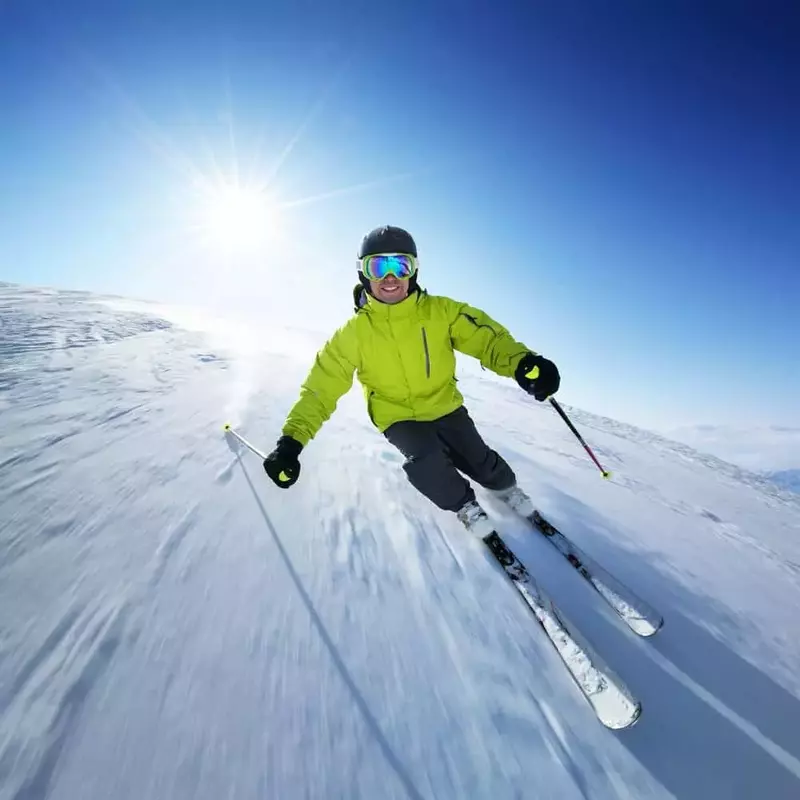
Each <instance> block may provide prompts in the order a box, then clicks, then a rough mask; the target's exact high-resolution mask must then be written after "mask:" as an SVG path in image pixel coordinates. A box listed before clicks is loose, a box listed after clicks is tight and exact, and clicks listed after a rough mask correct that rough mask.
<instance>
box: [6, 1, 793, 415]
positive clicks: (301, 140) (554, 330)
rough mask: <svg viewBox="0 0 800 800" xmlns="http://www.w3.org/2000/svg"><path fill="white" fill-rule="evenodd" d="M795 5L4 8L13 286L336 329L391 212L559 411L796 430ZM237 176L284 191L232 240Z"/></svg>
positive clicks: (434, 272) (435, 278) (428, 268)
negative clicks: (226, 224)
mask: <svg viewBox="0 0 800 800" xmlns="http://www.w3.org/2000/svg"><path fill="white" fill-rule="evenodd" d="M795 8H796V6H795ZM791 9H792V4H789V3H787V4H780V3H771V2H767V3H760V4H756V3H754V2H753V3H749V4H748V3H743V2H734V0H730V2H720V3H716V2H714V3H712V2H704V3H689V2H670V3H641V2H599V0H598V2H588V0H587V2H584V3H577V2H573V3H557V4H556V3H533V2H525V3H523V2H520V3H494V4H490V3H470V2H461V3H456V2H453V1H452V0H448V2H441V0H437V1H436V2H434V1H433V0H432V1H431V2H424V3H416V2H405V3H402V4H397V5H394V4H389V3H374V2H349V1H348V0H342V2H311V1H307V2H272V3H263V2H257V3H256V2H236V0H231V2H225V3H223V2H202V0H201V1H200V2H193V3H188V2H187V3H177V2H169V0H160V1H159V2H154V1H152V0H139V1H138V2H116V3H113V4H109V3H107V2H87V1H86V0H72V2H70V3H69V4H55V3H49V4H46V5H45V4H41V3H35V4H31V3H23V2H21V0H11V2H6V3H4V4H3V5H2V6H0V30H2V44H3V46H2V48H0V75H2V76H3V79H2V81H0V174H2V176H3V191H2V192H0V279H4V280H10V281H15V282H21V283H29V284H50V285H57V286H64V287H69V288H85V289H93V290H99V291H110V292H116V293H122V294H133V295H138V296H144V297H149V298H154V299H165V300H170V301H176V300H179V301H184V302H189V303H195V304H197V303H202V304H205V305H213V306H216V307H225V308H235V309H238V310H239V311H240V313H249V314H252V315H255V316H258V317H260V318H264V319H281V320H288V321H289V322H294V324H297V325H298V326H301V327H302V326H306V327H314V328H317V329H322V330H326V329H328V328H330V329H332V328H333V327H335V326H336V325H338V324H340V323H341V322H343V321H344V320H345V319H346V318H347V316H348V314H349V312H350V290H351V288H352V285H353V283H354V279H355V272H354V261H353V259H354V254H355V249H356V247H357V244H358V241H359V239H360V237H361V236H362V235H363V233H364V232H366V231H367V230H368V229H370V228H372V227H374V226H376V225H379V224H384V223H392V224H397V225H402V226H404V227H406V228H408V229H409V230H410V231H411V232H412V233H413V234H414V236H415V238H416V239H417V241H418V245H419V249H420V260H421V276H420V277H421V283H422V284H423V285H424V286H425V287H426V288H427V289H428V290H429V291H432V292H435V293H441V294H447V295H450V296H452V297H456V298H458V299H462V300H465V301H467V302H471V303H472V304H474V305H477V306H479V307H481V308H483V309H484V310H485V311H487V312H488V313H490V314H492V315H493V316H494V317H495V318H497V319H498V320H499V321H501V322H502V323H503V324H505V325H506V326H507V327H509V328H510V329H511V331H512V332H513V333H514V334H515V335H516V336H517V337H518V338H520V339H522V340H523V341H525V342H526V343H527V344H528V345H529V346H530V347H532V348H534V349H536V350H539V351H540V352H543V353H544V354H546V355H548V356H550V357H551V358H553V359H554V360H555V361H556V362H557V363H558V364H559V366H560V367H561V371H562V374H563V383H562V392H561V396H562V398H563V400H564V402H567V403H572V404H575V405H579V406H582V407H584V408H587V409H589V410H593V411H597V412H599V413H605V414H608V415H610V416H613V417H616V418H618V419H623V420H626V421H630V422H634V423H638V424H643V425H646V426H648V427H652V428H657V429H668V428H671V427H672V426H677V425H686V424H693V423H701V422H702V423H724V424H738V425H765V424H784V425H787V424H788V425H796V424H800V376H799V374H798V373H800V357H799V356H798V351H799V350H800V347H799V345H798V342H800V322H798V304H800V275H798V253H800V145H798V142H800V102H798V96H799V95H800V49H798V48H797V47H796V42H797V41H800V12H798V11H796V10H795V11H794V12H793V11H792V10H791ZM237 181H238V185H239V186H246V187H250V188H251V189H252V191H251V194H252V193H253V192H254V191H255V190H256V189H259V190H263V191H262V195H265V196H268V197H270V198H271V203H272V205H271V206H270V207H269V210H268V213H267V211H265V214H267V216H268V217H269V221H268V222H265V224H264V225H263V226H260V228H261V231H260V232H261V234H263V236H262V238H260V239H259V241H258V242H257V243H249V246H248V248H243V247H239V244H240V243H238V242H236V241H231V240H230V235H231V232H230V230H228V229H226V230H224V231H222V232H221V233H220V231H218V230H217V228H218V227H219V215H220V214H222V213H223V212H222V211H221V208H222V206H221V202H220V196H221V195H222V194H224V193H225V191H227V190H224V189H223V188H222V187H224V186H233V185H237ZM209 229H214V231H216V232H217V233H218V234H220V235H219V236H217V237H216V238H215V239H214V240H213V241H211V238H213V237H211V238H210V237H209ZM264 231H267V232H268V235H267V234H264ZM222 234H227V240H225V241H223V240H224V239H225V236H223V235H222ZM264 236H265V237H266V238H263V237H264Z"/></svg>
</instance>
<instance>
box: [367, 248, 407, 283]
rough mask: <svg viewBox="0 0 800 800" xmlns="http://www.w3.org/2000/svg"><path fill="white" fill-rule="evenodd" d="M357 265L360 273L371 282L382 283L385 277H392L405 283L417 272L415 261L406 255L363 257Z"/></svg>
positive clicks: (388, 254)
mask: <svg viewBox="0 0 800 800" xmlns="http://www.w3.org/2000/svg"><path fill="white" fill-rule="evenodd" d="M358 263H359V267H360V268H361V271H362V272H363V273H364V275H365V276H366V277H367V278H368V279H369V280H371V281H382V280H383V279H384V278H385V277H386V276H387V275H394V276H395V278H397V279H398V280H401V281H407V280H408V279H409V278H411V277H413V275H414V274H415V273H416V271H417V259H416V258H415V257H414V256H411V255H408V254H407V253H380V254H378V255H374V256H364V258H362V259H360V260H359V262H358Z"/></svg>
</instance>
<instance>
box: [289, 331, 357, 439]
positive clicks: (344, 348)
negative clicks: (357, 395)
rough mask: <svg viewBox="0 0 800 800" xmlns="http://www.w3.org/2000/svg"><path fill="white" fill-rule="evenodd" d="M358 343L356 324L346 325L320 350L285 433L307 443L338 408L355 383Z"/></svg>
mask: <svg viewBox="0 0 800 800" xmlns="http://www.w3.org/2000/svg"><path fill="white" fill-rule="evenodd" d="M357 353H358V347H357V342H356V334H355V328H354V327H353V326H350V325H345V326H343V327H342V328H340V329H339V330H338V331H336V333H335V334H334V335H333V336H332V337H331V338H330V339H329V340H328V342H327V343H326V344H325V346H324V347H323V348H322V349H321V350H320V351H319V352H318V353H317V356H316V358H315V360H314V364H313V366H312V367H311V370H310V371H309V373H308V376H307V377H306V379H305V381H304V382H303V385H302V386H301V388H300V399H299V400H298V401H297V402H296V403H295V404H294V406H293V407H292V409H291V410H290V411H289V415H288V417H287V418H286V422H285V423H284V426H283V434H284V435H285V436H291V437H292V438H293V439H296V440H297V441H298V442H300V444H302V445H303V446H305V445H307V444H308V443H309V442H310V441H311V440H312V439H313V438H314V437H315V436H316V435H317V433H318V431H319V429H320V428H321V427H322V425H323V423H324V422H326V420H327V419H328V418H329V417H330V415H331V414H333V412H334V411H335V410H336V404H337V403H338V402H339V398H340V397H342V395H344V394H346V393H347V392H348V391H349V390H350V387H351V386H352V385H353V373H354V372H355V370H356V361H357Z"/></svg>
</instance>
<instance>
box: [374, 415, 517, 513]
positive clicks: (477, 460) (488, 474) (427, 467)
mask: <svg viewBox="0 0 800 800" xmlns="http://www.w3.org/2000/svg"><path fill="white" fill-rule="evenodd" d="M384 436H385V437H386V438H387V439H388V440H389V441H390V442H391V443H392V444H393V445H394V446H395V447H396V448H397V449H398V450H399V451H400V452H401V453H402V454H403V455H404V456H405V457H406V462H405V464H403V469H404V470H405V471H406V474H407V475H408V479H409V481H411V484H412V485H413V486H414V487H415V488H416V489H418V490H419V491H420V492H422V494H424V495H425V496H426V497H427V498H428V499H429V500H431V501H433V502H434V503H435V504H436V505H437V506H439V508H443V509H444V510H445V511H458V510H459V509H460V508H461V506H463V505H464V504H465V503H467V502H469V501H470V500H474V499H475V492H474V491H473V490H472V487H471V486H470V484H469V482H468V481H467V480H466V479H465V478H464V477H463V475H460V474H459V473H460V472H462V473H464V475H466V476H468V477H470V478H472V479H473V480H474V481H476V482H477V483H479V484H480V485H481V486H484V487H485V488H487V489H507V488H509V487H510V486H513V485H514V483H515V481H516V478H515V476H514V472H513V471H512V469H511V467H509V465H508V464H507V463H506V462H505V461H504V460H503V458H502V457H501V456H499V455H498V454H497V453H496V452H495V451H494V450H492V449H491V448H490V447H489V446H488V445H487V444H486V442H484V441H483V439H482V438H481V435H480V434H479V433H478V431H477V430H476V428H475V423H474V422H473V421H472V418H471V417H470V415H469V414H468V413H467V409H466V408H464V406H461V407H460V408H458V409H456V410H455V411H453V412H452V413H451V414H447V415H446V416H444V417H441V418H439V419H437V420H434V421H432V422H417V421H416V420H403V421H402V422H395V423H394V425H390V426H389V427H388V428H387V429H386V430H385V431H384Z"/></svg>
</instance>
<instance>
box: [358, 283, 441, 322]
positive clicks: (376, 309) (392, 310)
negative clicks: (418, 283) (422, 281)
mask: <svg viewBox="0 0 800 800" xmlns="http://www.w3.org/2000/svg"><path fill="white" fill-rule="evenodd" d="M424 294H426V292H425V291H424V290H422V289H418V290H417V291H416V292H414V294H413V295H412V296H411V297H407V298H406V299H405V300H403V301H402V302H401V303H395V304H394V305H389V303H381V301H380V300H376V299H375V298H374V297H373V296H372V295H371V294H367V292H364V295H365V296H366V303H364V305H363V306H362V307H361V309H360V310H361V311H364V312H366V313H368V314H371V315H374V316H376V317H381V318H386V319H405V318H407V317H411V316H413V315H414V314H415V313H416V310H417V305H418V304H419V302H420V300H421V299H422V296H423V295H424Z"/></svg>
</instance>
